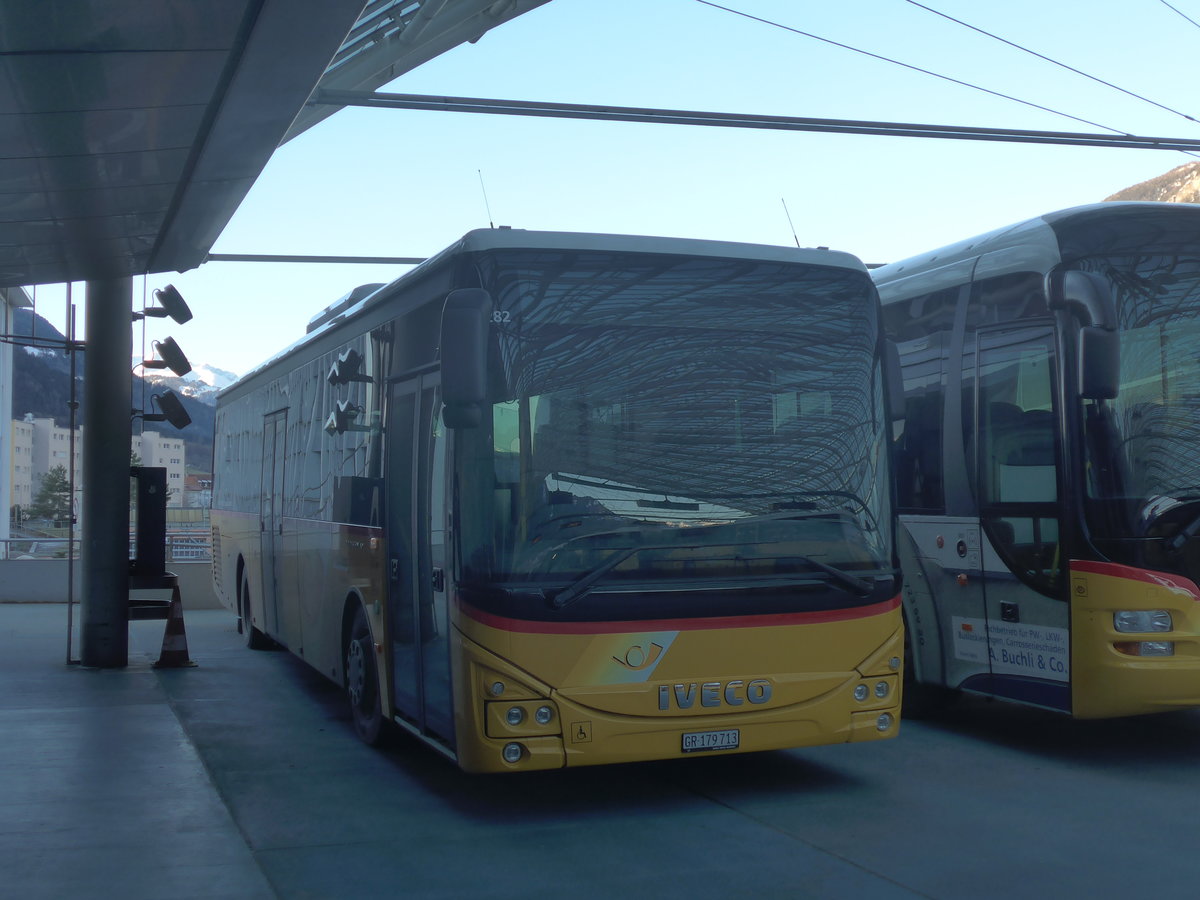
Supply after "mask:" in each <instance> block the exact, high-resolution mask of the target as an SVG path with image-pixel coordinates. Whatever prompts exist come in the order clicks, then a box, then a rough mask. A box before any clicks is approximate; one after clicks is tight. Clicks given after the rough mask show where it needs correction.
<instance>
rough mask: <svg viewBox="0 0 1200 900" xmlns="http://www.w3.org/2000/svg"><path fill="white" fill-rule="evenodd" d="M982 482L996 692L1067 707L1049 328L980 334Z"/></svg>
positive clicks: (1066, 650) (1052, 355)
mask: <svg viewBox="0 0 1200 900" xmlns="http://www.w3.org/2000/svg"><path fill="white" fill-rule="evenodd" d="M977 340H978V343H977V348H978V362H977V369H976V415H977V422H978V435H979V440H978V448H979V453H978V457H977V461H976V465H977V469H976V485H977V497H978V500H979V513H980V522H981V525H982V529H983V537H984V540H983V551H984V556H983V580H984V597H985V604H986V620H987V634H988V656H989V659H990V661H991V689H990V692H991V693H995V694H997V695H1000V696H1004V697H1009V698H1011V699H1014V700H1021V701H1023V702H1026V703H1031V704H1035V705H1038V706H1045V707H1050V708H1052V709H1059V710H1064V711H1069V710H1070V708H1071V704H1070V684H1069V679H1070V655H1069V647H1070V640H1069V627H1070V623H1069V607H1068V604H1067V601H1066V592H1065V583H1064V579H1065V575H1064V573H1065V570H1066V564H1067V561H1066V560H1065V559H1064V558H1063V555H1064V554H1063V549H1062V544H1061V542H1060V528H1059V522H1060V512H1059V497H1060V496H1061V481H1060V479H1059V477H1058V472H1059V460H1060V458H1061V449H1060V448H1061V446H1062V441H1061V437H1060V433H1059V430H1058V423H1057V414H1056V404H1055V387H1056V377H1055V352H1054V346H1055V344H1054V332H1053V330H1052V329H1051V327H1050V326H1049V325H1033V326H1021V327H1014V326H1002V327H996V328H988V329H980V331H979V332H978V335H977Z"/></svg>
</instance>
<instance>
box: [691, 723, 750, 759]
mask: <svg viewBox="0 0 1200 900" xmlns="http://www.w3.org/2000/svg"><path fill="white" fill-rule="evenodd" d="M738 736H739V733H738V730H737V729H736V728H730V729H729V730H727V731H686V732H684V734H683V752H684V753H696V752H697V751H700V750H736V749H737V746H738Z"/></svg>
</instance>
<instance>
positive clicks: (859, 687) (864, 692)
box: [854, 684, 871, 703]
mask: <svg viewBox="0 0 1200 900" xmlns="http://www.w3.org/2000/svg"><path fill="white" fill-rule="evenodd" d="M870 693H871V691H870V690H869V689H868V688H867V686H866V685H865V684H856V685H855V686H854V699H855V700H857V701H858V702H859V703H862V702H863V701H864V700H866V699H867V696H868V695H869V694H870Z"/></svg>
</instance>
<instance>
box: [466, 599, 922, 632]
mask: <svg viewBox="0 0 1200 900" xmlns="http://www.w3.org/2000/svg"><path fill="white" fill-rule="evenodd" d="M458 606H459V609H461V610H462V612H463V613H464V614H465V615H467V616H468V617H470V618H472V619H474V620H475V621H476V622H479V623H480V624H482V625H487V626H489V627H491V628H497V629H500V630H502V631H520V632H526V633H530V634H624V633H630V632H633V633H637V632H646V631H704V630H712V629H717V628H768V627H773V626H779V625H817V624H821V623H824V622H846V621H850V620H852V619H867V618H870V617H872V616H880V615H883V614H884V613H889V612H891V611H892V610H895V609H898V608H899V606H900V596H899V595H896V596H895V597H893V598H892V599H891V600H885V601H884V602H882V603H872V604H871V605H870V606H854V607H850V608H847V609H825V610H820V611H818V612H806V613H778V614H772V615H762V616H717V617H712V618H706V619H645V620H643V619H635V620H632V621H620V622H541V621H534V620H530V619H510V618H509V617H508V616H498V615H496V614H495V613H490V612H485V611H484V610H482V609H479V608H478V607H475V606H471V605H470V604H467V603H463V602H462V601H461V600H460V601H459V602H458Z"/></svg>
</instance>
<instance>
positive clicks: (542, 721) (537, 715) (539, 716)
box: [533, 706, 554, 725]
mask: <svg viewBox="0 0 1200 900" xmlns="http://www.w3.org/2000/svg"><path fill="white" fill-rule="evenodd" d="M553 718H554V710H552V709H551V708H550V707H548V706H539V707H538V708H537V710H536V711H535V712H534V714H533V720H534V721H535V722H537V723H538V724H539V725H549V724H550V720H551V719H553Z"/></svg>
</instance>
